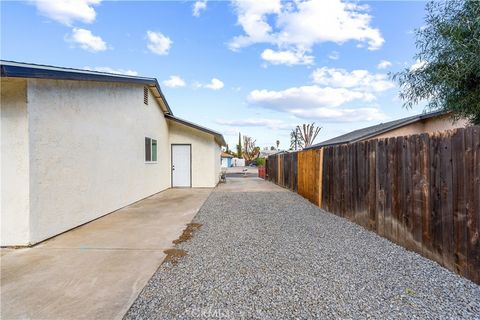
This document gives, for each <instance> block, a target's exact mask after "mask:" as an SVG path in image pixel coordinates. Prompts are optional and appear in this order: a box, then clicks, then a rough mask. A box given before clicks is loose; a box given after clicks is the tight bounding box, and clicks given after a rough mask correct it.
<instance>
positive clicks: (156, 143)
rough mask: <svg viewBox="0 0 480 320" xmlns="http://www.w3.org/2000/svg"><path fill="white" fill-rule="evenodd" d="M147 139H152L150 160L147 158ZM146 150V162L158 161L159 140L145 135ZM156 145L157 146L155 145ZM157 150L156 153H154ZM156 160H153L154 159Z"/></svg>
mask: <svg viewBox="0 0 480 320" xmlns="http://www.w3.org/2000/svg"><path fill="white" fill-rule="evenodd" d="M147 139H148V140H150V141H149V142H150V143H149V148H150V153H149V155H150V160H147ZM144 142H145V150H144V154H143V156H144V161H145V164H151V163H158V140H157V139H153V138H150V137H147V136H145V140H144ZM154 145H155V147H154ZM154 151H155V153H154ZM154 158H155V160H152V159H154Z"/></svg>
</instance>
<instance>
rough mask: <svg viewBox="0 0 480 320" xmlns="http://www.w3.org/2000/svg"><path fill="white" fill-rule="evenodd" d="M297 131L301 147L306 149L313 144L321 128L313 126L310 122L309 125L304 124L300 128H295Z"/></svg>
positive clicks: (313, 123)
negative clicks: (301, 143)
mask: <svg viewBox="0 0 480 320" xmlns="http://www.w3.org/2000/svg"><path fill="white" fill-rule="evenodd" d="M297 130H298V132H299V134H300V140H302V142H303V146H304V147H305V148H306V147H310V146H311V145H312V144H313V142H314V141H315V138H316V137H317V135H318V133H319V132H320V130H322V127H318V126H315V122H312V123H311V124H305V123H304V124H303V125H302V126H301V127H300V126H297Z"/></svg>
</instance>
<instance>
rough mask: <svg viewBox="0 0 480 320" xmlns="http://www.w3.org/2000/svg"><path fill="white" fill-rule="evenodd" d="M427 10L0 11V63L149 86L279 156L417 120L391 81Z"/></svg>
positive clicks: (173, 4)
mask: <svg viewBox="0 0 480 320" xmlns="http://www.w3.org/2000/svg"><path fill="white" fill-rule="evenodd" d="M424 6H425V2H421V1H357V2H345V1H341V0H328V1H325V0H322V1H320V0H319V1H298V2H280V1H278V0H263V1H257V0H251V1H232V2H229V1H196V2H194V1H100V0H65V1H53V0H32V1H27V2H21V1H2V2H1V58H2V59H6V60H14V61H22V62H31V63H39V64H50V65H57V66H66V67H73V68H90V69H94V70H100V71H102V70H103V71H110V72H123V73H130V74H138V75H142V76H151V77H156V78H157V79H158V80H159V82H160V83H161V87H162V90H163V91H164V93H165V95H166V98H167V100H168V101H169V104H170V106H171V107H172V109H173V112H174V114H175V115H176V116H179V117H181V118H185V119H187V120H190V121H193V122H196V123H198V124H201V125H204V126H207V127H210V128H212V129H214V130H217V131H219V132H221V133H223V134H224V136H225V138H226V140H227V142H228V143H229V146H230V148H232V149H233V148H234V146H235V144H236V142H237V140H238V132H241V133H242V135H243V134H246V135H249V136H251V137H253V138H254V139H256V141H257V145H259V146H261V147H262V148H263V147H268V146H271V145H275V141H276V140H280V148H281V149H283V148H286V149H288V147H289V145H290V139H289V133H290V131H291V129H293V128H294V127H295V126H296V125H297V124H302V123H309V122H315V123H316V124H318V125H320V126H322V127H323V129H322V131H321V132H320V134H319V136H318V137H317V140H316V142H320V141H322V140H325V139H329V138H332V137H334V136H337V135H340V134H342V133H345V132H348V131H351V130H354V129H357V128H361V127H364V126H368V125H372V124H376V123H380V122H384V121H388V120H393V119H397V118H400V117H404V116H409V115H412V114H415V113H420V112H422V110H423V107H422V106H418V107H416V108H415V109H413V110H405V109H403V108H402V107H401V105H402V102H401V101H400V100H399V99H398V97H397V96H398V88H397V87H396V85H395V84H393V83H391V82H390V81H389V79H388V76H387V73H388V72H395V71H398V70H400V69H402V68H408V67H411V66H412V65H414V64H415V63H416V61H414V60H413V55H414V54H415V46H414V40H415V39H414V35H413V33H412V31H413V30H414V29H415V28H419V27H421V26H422V24H423V17H424Z"/></svg>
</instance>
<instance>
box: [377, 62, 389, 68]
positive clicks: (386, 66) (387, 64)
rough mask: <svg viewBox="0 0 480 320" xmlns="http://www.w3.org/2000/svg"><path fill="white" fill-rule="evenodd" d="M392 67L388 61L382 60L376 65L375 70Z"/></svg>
mask: <svg viewBox="0 0 480 320" xmlns="http://www.w3.org/2000/svg"><path fill="white" fill-rule="evenodd" d="M391 66H392V63H391V62H390V61H388V60H382V61H380V62H379V63H378V65H377V68H378V69H387V68H389V67H391Z"/></svg>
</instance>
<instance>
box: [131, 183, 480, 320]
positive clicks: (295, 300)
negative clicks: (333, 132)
mask: <svg viewBox="0 0 480 320" xmlns="http://www.w3.org/2000/svg"><path fill="white" fill-rule="evenodd" d="M194 222H197V223H201V224H202V226H201V227H200V229H199V230H198V231H196V232H195V233H194V235H193V238H192V239H190V240H188V241H186V242H183V243H181V244H178V245H176V247H175V248H178V249H183V250H185V251H187V252H188V254H187V255H186V256H185V257H182V258H181V259H180V261H179V262H178V263H177V264H172V263H170V262H167V263H164V264H163V265H162V266H161V267H160V268H159V269H158V271H157V272H156V273H155V275H154V276H153V277H152V278H151V279H150V281H149V283H148V285H147V286H146V287H145V288H144V290H143V291H142V293H141V294H140V295H139V297H138V298H137V300H136V301H135V303H134V304H133V305H132V307H131V308H130V310H129V311H128V313H127V314H126V315H125V319H172V318H181V319H186V318H222V319H227V318H235V319H238V318H248V319H251V318H254V319H255V318H256V319H284V318H302V319H305V318H355V319H357V318H382V319H385V318H390V319H397V318H408V319H425V318H431V319H452V318H462V319H465V318H470V319H480V286H477V285H476V284H474V283H472V282H470V281H468V280H466V279H464V278H462V277H460V276H457V275H455V274H453V273H451V272H449V271H448V270H446V269H444V268H442V267H440V266H439V265H438V264H436V263H435V262H432V261H430V260H427V259H425V258H423V257H421V256H419V255H417V254H416V253H413V252H409V251H406V250H404V249H403V248H401V247H399V246H397V245H395V244H393V243H391V242H389V241H388V240H385V239H383V238H381V237H379V236H377V235H376V234H374V233H372V232H369V231H366V230H365V229H363V228H362V227H360V226H357V225H355V224H354V223H351V222H349V221H347V220H345V219H342V218H339V217H337V216H335V215H332V214H328V213H326V212H324V211H322V210H320V209H319V208H318V207H316V206H314V205H312V204H310V203H309V202H308V201H306V200H304V199H303V198H301V197H300V196H298V195H296V194H294V193H291V192H250V193H224V192H214V193H212V195H211V196H210V198H209V199H208V200H207V201H206V203H205V204H204V205H203V207H202V209H201V210H200V212H199V213H198V214H197V216H196V217H195V219H194Z"/></svg>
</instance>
